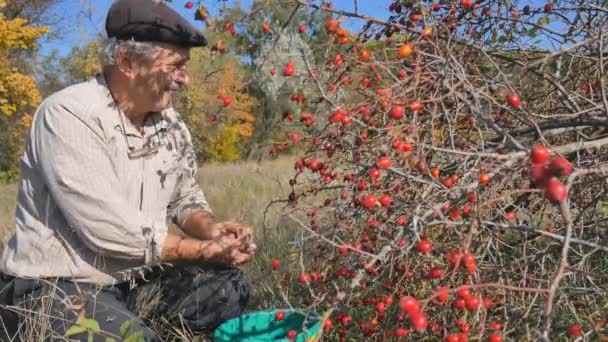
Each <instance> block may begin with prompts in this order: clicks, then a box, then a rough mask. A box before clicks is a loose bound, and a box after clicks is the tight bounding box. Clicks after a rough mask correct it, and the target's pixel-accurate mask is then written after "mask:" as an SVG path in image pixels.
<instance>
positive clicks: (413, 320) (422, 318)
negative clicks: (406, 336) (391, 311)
mask: <svg viewBox="0 0 608 342" xmlns="http://www.w3.org/2000/svg"><path fill="white" fill-rule="evenodd" d="M410 324H411V325H412V327H413V328H414V329H416V331H418V332H422V331H425V330H426V327H427V325H428V324H429V321H428V319H427V318H426V315H425V314H423V313H420V312H416V313H414V314H413V315H410Z"/></svg>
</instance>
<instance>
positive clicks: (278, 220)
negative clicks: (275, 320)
mask: <svg viewBox="0 0 608 342" xmlns="http://www.w3.org/2000/svg"><path fill="white" fill-rule="evenodd" d="M294 161H295V159H294V158H289V157H284V158H279V159H276V160H273V161H265V162H262V163H256V162H235V163H228V164H218V165H213V164H205V165H203V166H202V168H201V172H200V174H199V181H200V184H201V187H202V189H203V191H204V193H205V195H206V197H207V200H208V202H209V204H210V205H211V207H212V209H213V211H214V213H215V215H216V217H217V218H218V219H237V220H239V221H242V222H245V223H248V224H250V225H251V226H253V227H254V228H255V230H256V233H257V236H258V241H257V242H258V245H259V250H258V251H259V252H258V256H257V258H256V260H254V261H253V262H252V263H250V264H249V265H248V266H247V267H246V273H248V275H249V276H250V277H251V279H252V280H253V283H254V284H255V285H254V294H253V300H252V301H251V303H250V304H251V305H250V309H251V310H255V309H260V308H267V307H269V306H274V305H278V304H279V303H278V302H277V301H278V298H277V297H276V296H274V294H273V293H272V290H271V286H269V285H270V284H268V282H267V281H266V279H264V274H265V272H267V269H268V264H269V259H270V258H273V257H280V256H286V255H287V254H289V250H288V249H287V248H286V247H285V246H286V245H287V243H286V242H287V241H288V240H290V239H291V237H292V233H293V230H292V229H291V228H290V223H288V222H286V221H285V220H284V219H283V218H282V217H281V207H282V206H284V204H279V205H277V206H273V207H271V208H270V210H268V215H267V218H266V224H267V228H268V231H267V235H266V239H264V235H263V233H262V227H263V223H264V211H265V209H266V207H267V205H268V204H269V203H270V202H271V201H273V200H277V199H285V198H287V195H288V193H289V191H290V186H289V179H290V177H291V176H292V175H293V173H294V171H293V165H294ZM16 198H17V185H16V184H8V185H0V227H2V231H1V232H0V245H2V244H3V242H4V241H6V239H8V238H9V237H10V235H11V234H12V232H13V230H14V228H13V227H14V226H15V215H14V213H15V206H16ZM266 274H267V273H266ZM142 302H145V300H142ZM144 306H145V304H144ZM173 328H174V330H175V332H174V336H175V340H190V341H191V340H193V339H192V337H190V336H189V334H188V333H187V331H186V330H185V329H182V328H181V327H173ZM180 334H181V336H183V337H181V338H180V337H178V336H180ZM199 341H201V340H200V339H199ZM202 341H205V340H204V339H203V340H202Z"/></svg>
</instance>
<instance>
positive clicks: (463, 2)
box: [460, 0, 473, 9]
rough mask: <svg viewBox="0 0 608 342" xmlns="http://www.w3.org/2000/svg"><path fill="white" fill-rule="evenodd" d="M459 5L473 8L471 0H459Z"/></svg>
mask: <svg viewBox="0 0 608 342" xmlns="http://www.w3.org/2000/svg"><path fill="white" fill-rule="evenodd" d="M460 4H461V5H462V7H464V8H466V9H469V8H472V7H473V1H472V0H460Z"/></svg>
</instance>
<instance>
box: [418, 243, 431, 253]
mask: <svg viewBox="0 0 608 342" xmlns="http://www.w3.org/2000/svg"><path fill="white" fill-rule="evenodd" d="M432 248H433V245H432V243H431V241H429V240H420V241H419V242H418V246H416V249H417V250H418V252H420V253H425V254H426V253H428V252H430V251H431V249H432Z"/></svg>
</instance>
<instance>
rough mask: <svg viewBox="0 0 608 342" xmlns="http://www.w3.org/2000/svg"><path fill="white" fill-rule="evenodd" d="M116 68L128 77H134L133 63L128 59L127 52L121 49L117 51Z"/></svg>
mask: <svg viewBox="0 0 608 342" xmlns="http://www.w3.org/2000/svg"><path fill="white" fill-rule="evenodd" d="M116 66H117V67H118V70H120V72H121V73H123V74H124V75H126V76H127V77H132V76H133V62H132V61H131V60H130V59H129V58H128V57H127V54H126V53H125V50H123V49H121V48H118V49H117V50H116Z"/></svg>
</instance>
